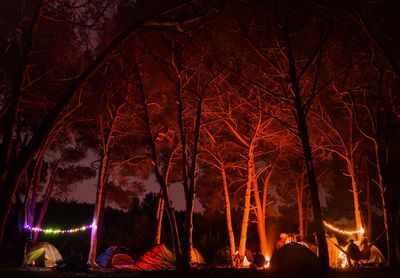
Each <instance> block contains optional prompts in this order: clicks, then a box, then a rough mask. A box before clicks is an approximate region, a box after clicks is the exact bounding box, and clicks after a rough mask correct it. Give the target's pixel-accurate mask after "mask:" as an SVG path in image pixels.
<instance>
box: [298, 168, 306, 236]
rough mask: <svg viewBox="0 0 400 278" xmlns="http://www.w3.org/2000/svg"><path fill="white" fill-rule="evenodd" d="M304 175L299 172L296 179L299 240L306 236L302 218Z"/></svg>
mask: <svg viewBox="0 0 400 278" xmlns="http://www.w3.org/2000/svg"><path fill="white" fill-rule="evenodd" d="M304 175H305V172H303V173H301V176H300V180H297V181H296V190H297V208H298V212H299V234H300V241H304V240H305V238H306V233H305V223H304V222H305V219H304V215H305V214H304V198H303V196H304Z"/></svg>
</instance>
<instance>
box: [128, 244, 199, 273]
mask: <svg viewBox="0 0 400 278" xmlns="http://www.w3.org/2000/svg"><path fill="white" fill-rule="evenodd" d="M175 261H176V260H175V255H174V253H173V252H172V251H171V250H169V249H168V248H167V247H165V245H163V244H161V245H156V246H154V247H153V248H151V249H150V250H149V251H147V252H146V253H144V254H143V255H142V256H141V257H140V258H139V260H138V261H137V262H136V263H135V265H134V266H133V269H135V270H174V269H175ZM192 263H194V264H204V263H205V262H204V258H203V256H202V255H201V253H200V252H199V251H198V250H197V249H195V248H193V250H192Z"/></svg>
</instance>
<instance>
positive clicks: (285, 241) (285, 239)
mask: <svg viewBox="0 0 400 278" xmlns="http://www.w3.org/2000/svg"><path fill="white" fill-rule="evenodd" d="M288 238H289V236H288V234H285V233H281V234H280V236H279V240H278V242H277V243H276V249H279V248H281V247H282V246H283V245H285V244H288V243H289V240H288Z"/></svg>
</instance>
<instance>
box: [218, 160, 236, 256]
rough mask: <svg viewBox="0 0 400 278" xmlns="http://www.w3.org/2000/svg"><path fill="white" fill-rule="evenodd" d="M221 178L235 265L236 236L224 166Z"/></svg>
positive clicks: (222, 166)
mask: <svg viewBox="0 0 400 278" xmlns="http://www.w3.org/2000/svg"><path fill="white" fill-rule="evenodd" d="M221 176H222V184H223V187H224V201H225V216H226V226H227V228H228V237H229V246H230V250H231V260H232V261H231V262H232V263H233V257H234V256H235V253H236V246H235V234H234V233H233V227H232V216H231V201H230V197H229V190H228V181H227V178H226V172H225V166H224V165H223V164H222V165H221Z"/></svg>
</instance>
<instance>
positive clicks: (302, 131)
mask: <svg viewBox="0 0 400 278" xmlns="http://www.w3.org/2000/svg"><path fill="white" fill-rule="evenodd" d="M286 50H287V54H288V64H289V73H290V82H291V87H292V91H293V93H294V107H295V110H296V112H295V116H296V124H297V129H298V131H299V137H300V140H301V145H302V149H303V157H304V163H305V169H306V172H307V176H308V184H309V186H310V196H311V202H312V208H313V216H314V223H315V228H316V233H317V241H318V253H319V261H320V267H321V269H322V270H323V271H328V270H329V255H328V246H327V243H326V238H325V230H324V223H323V220H322V212H321V204H320V201H319V195H318V183H317V179H316V176H315V171H314V163H313V156H312V153H311V146H310V139H309V135H308V126H307V119H306V114H305V109H304V107H303V102H302V98H301V89H300V85H299V83H298V82H299V80H298V77H297V74H296V61H295V59H294V57H293V52H292V49H291V46H290V40H289V35H288V33H286Z"/></svg>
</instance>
